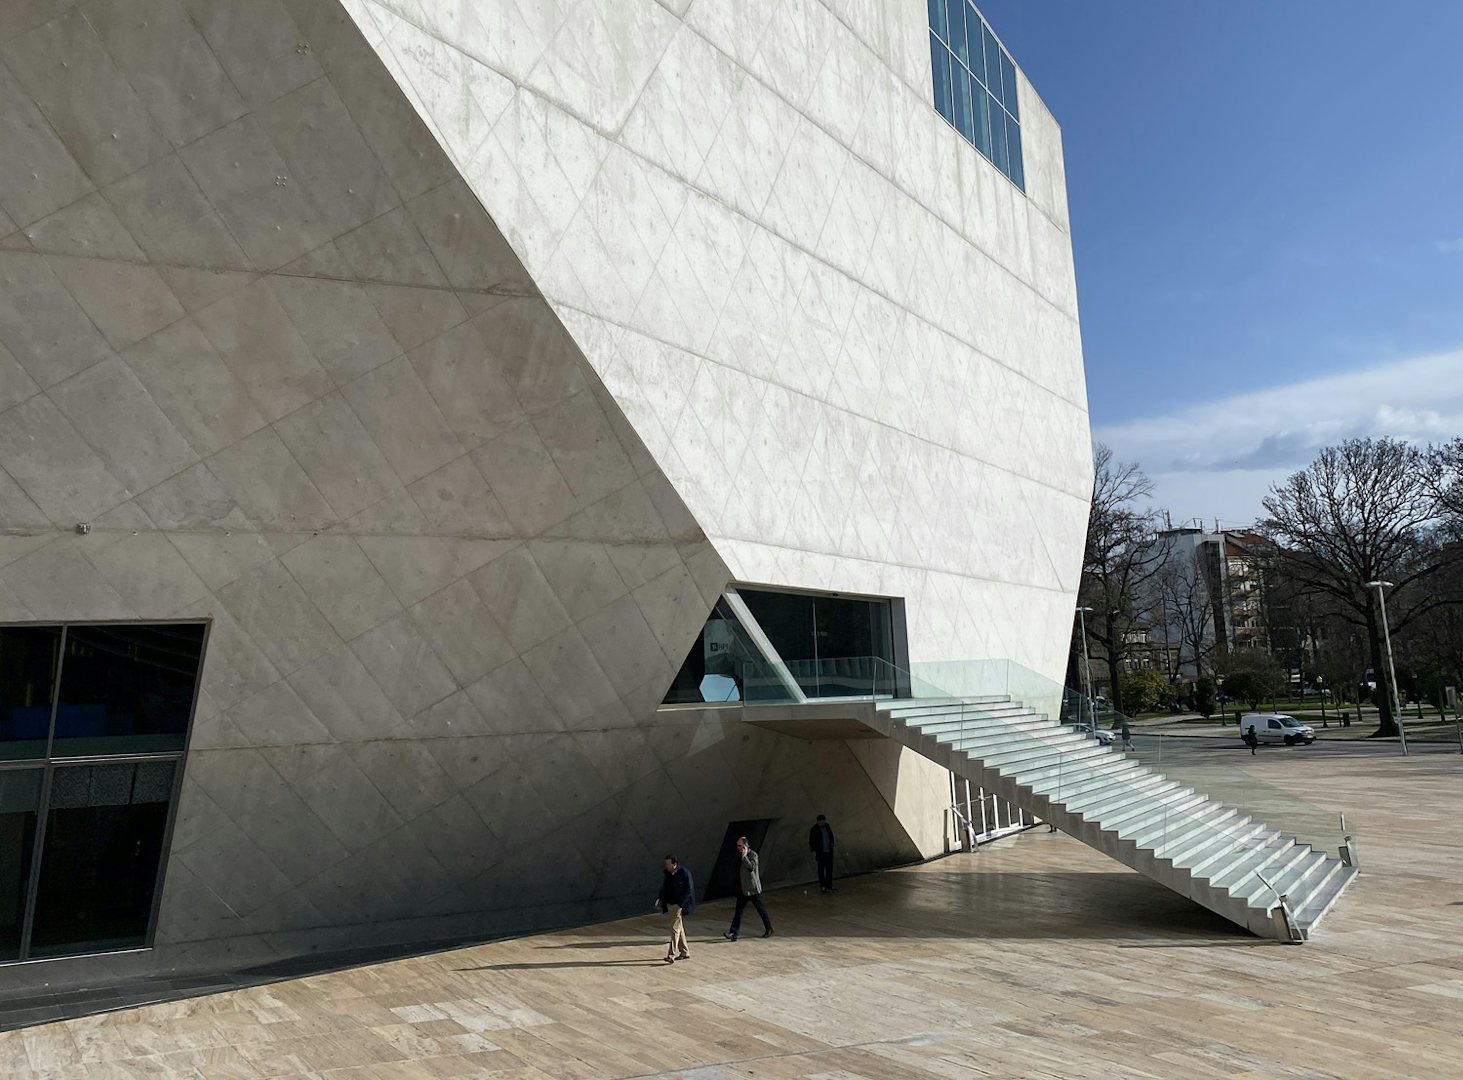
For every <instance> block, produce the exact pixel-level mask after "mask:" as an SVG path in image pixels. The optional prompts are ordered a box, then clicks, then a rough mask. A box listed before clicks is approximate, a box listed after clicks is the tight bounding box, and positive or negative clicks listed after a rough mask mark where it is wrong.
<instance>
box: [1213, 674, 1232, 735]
mask: <svg viewBox="0 0 1463 1080" xmlns="http://www.w3.org/2000/svg"><path fill="white" fill-rule="evenodd" d="M1214 692H1215V694H1216V695H1218V697H1219V726H1220V727H1224V726H1225V725H1226V724H1228V723H1229V713H1228V712H1227V711H1226V710H1225V708H1224V676H1223V675H1216V676H1214Z"/></svg>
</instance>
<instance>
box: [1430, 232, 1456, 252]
mask: <svg viewBox="0 0 1463 1080" xmlns="http://www.w3.org/2000/svg"><path fill="white" fill-rule="evenodd" d="M1433 246H1434V247H1436V248H1437V249H1438V254H1439V255H1463V236H1460V237H1458V238H1457V239H1455V240H1437V241H1434V243H1433Z"/></svg>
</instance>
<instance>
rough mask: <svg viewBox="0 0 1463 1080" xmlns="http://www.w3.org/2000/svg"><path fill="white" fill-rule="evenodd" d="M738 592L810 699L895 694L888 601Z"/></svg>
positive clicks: (802, 594) (892, 638) (749, 591)
mask: <svg viewBox="0 0 1463 1080" xmlns="http://www.w3.org/2000/svg"><path fill="white" fill-rule="evenodd" d="M737 592H738V593H739V594H740V596H741V598H742V600H743V601H744V602H745V603H746V605H747V610H749V611H750V612H751V613H752V617H753V618H754V619H756V620H757V625H758V626H759V627H761V629H762V632H763V633H764V634H766V635H767V639H768V641H770V642H771V643H772V647H773V648H774V649H776V650H777V655H778V658H779V659H780V660H781V661H782V662H783V664H784V665H785V666H786V667H787V670H788V671H789V672H790V673H791V674H792V676H793V677H794V678H796V679H797V681H798V685H799V686H800V687H801V688H802V692H803V693H804V694H805V695H807V696H808V697H844V696H851V695H865V694H869V693H887V692H892V690H893V687H894V682H895V672H894V663H893V661H894V634H893V616H892V610H891V607H890V603H889V601H888V600H870V599H864V598H862V597H846V596H819V595H816V594H811V593H782V592H762V591H759V590H752V589H738V590H737Z"/></svg>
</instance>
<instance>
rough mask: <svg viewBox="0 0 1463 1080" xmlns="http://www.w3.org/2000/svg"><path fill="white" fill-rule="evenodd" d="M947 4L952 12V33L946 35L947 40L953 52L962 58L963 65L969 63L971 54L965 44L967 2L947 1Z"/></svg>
mask: <svg viewBox="0 0 1463 1080" xmlns="http://www.w3.org/2000/svg"><path fill="white" fill-rule="evenodd" d="M947 4H948V6H949V10H950V32H949V33H948V34H946V35H945V40H946V41H947V42H949V43H950V49H951V51H953V52H954V53H955V55H956V56H958V57H960V61H961V63H967V62H968V61H969V57H970V52H969V50H968V48H967V47H966V44H965V10H966V7H965V0H947Z"/></svg>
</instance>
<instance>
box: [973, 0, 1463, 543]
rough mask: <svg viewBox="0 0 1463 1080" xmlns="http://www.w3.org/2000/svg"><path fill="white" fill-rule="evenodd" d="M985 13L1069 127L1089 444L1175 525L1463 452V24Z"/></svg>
mask: <svg viewBox="0 0 1463 1080" xmlns="http://www.w3.org/2000/svg"><path fill="white" fill-rule="evenodd" d="M980 7H981V10H982V11H983V12H984V13H985V15H986V17H987V19H988V20H989V21H990V23H991V25H992V27H993V28H994V29H995V31H996V33H997V34H998V35H1000V36H1001V38H1002V39H1003V40H1004V41H1005V42H1006V44H1007V46H1008V47H1009V48H1010V50H1011V53H1012V55H1013V56H1014V57H1015V58H1016V62H1017V63H1018V64H1020V65H1021V66H1022V67H1023V68H1024V69H1025V71H1026V73H1027V75H1028V76H1029V77H1030V79H1031V80H1032V82H1033V83H1034V84H1035V86H1036V88H1037V90H1038V91H1039V92H1040V93H1041V95H1042V97H1043V98H1044V99H1045V100H1046V102H1047V104H1048V106H1049V107H1050V108H1051V110H1052V112H1053V113H1054V114H1055V115H1056V117H1057V120H1058V122H1059V123H1060V124H1061V125H1062V129H1063V136H1064V144H1065V152H1066V162H1067V188H1068V196H1069V199H1070V202H1071V210H1072V221H1073V226H1072V228H1073V238H1074V245H1075V249H1076V258H1077V284H1078V290H1079V298H1080V302H1081V311H1082V330H1083V340H1084V347H1085V352H1086V361H1087V381H1088V395H1089V401H1090V405H1091V410H1092V421H1093V427H1094V432H1095V434H1096V436H1097V437H1098V438H1101V439H1103V440H1104V441H1106V442H1108V443H1110V444H1111V445H1113V446H1114V448H1115V449H1116V450H1117V451H1118V453H1119V454H1120V455H1121V456H1123V457H1124V458H1127V459H1136V460H1139V461H1140V462H1141V463H1142V464H1143V465H1144V466H1145V468H1147V469H1148V471H1149V472H1150V473H1151V474H1152V475H1153V476H1154V478H1155V480H1156V481H1157V483H1158V494H1159V497H1160V501H1161V502H1162V503H1164V504H1166V505H1167V506H1168V508H1169V509H1170V510H1171V511H1172V512H1173V514H1174V517H1175V518H1176V519H1184V518H1189V517H1204V518H1211V519H1212V518H1214V517H1215V516H1218V517H1220V518H1222V519H1226V520H1230V521H1234V522H1236V523H1238V522H1241V521H1244V520H1247V519H1249V518H1252V517H1254V516H1255V515H1256V514H1257V513H1258V512H1259V500H1260V497H1261V496H1262V495H1263V494H1264V492H1265V490H1266V489H1267V487H1268V485H1269V484H1270V483H1272V482H1273V481H1275V480H1276V479H1278V478H1280V477H1282V476H1284V475H1285V474H1287V473H1288V472H1290V471H1293V470H1294V469H1295V468H1298V467H1300V466H1302V465H1304V464H1305V463H1306V462H1307V461H1309V460H1310V459H1311V457H1312V456H1313V454H1314V451H1315V449H1316V448H1318V447H1319V446H1322V445H1325V444H1326V443H1328V442H1333V441H1335V440H1337V439H1339V438H1342V437H1345V436H1346V435H1351V434H1396V435H1400V436H1405V437H1409V438H1416V439H1421V440H1426V439H1429V438H1432V439H1436V438H1440V437H1445V436H1449V435H1453V434H1463V63H1460V45H1459V43H1460V42H1463V4H1459V3H1451V2H1447V0H1425V2H1424V0H1401V2H1397V0H1394V2H1392V3H1389V4H1386V5H1381V6H1378V5H1374V4H1361V3H1357V2H1352V0H1331V2H1326V3H1323V2H1320V0H1284V2H1269V3H1261V2H1260V0H1229V2H1224V3H1220V2H1211V3H1194V2H1179V0H1113V2H1107V3H1099V2H1096V0H985V2H984V3H982V4H980Z"/></svg>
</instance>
